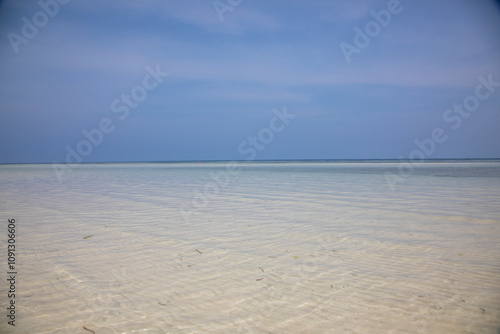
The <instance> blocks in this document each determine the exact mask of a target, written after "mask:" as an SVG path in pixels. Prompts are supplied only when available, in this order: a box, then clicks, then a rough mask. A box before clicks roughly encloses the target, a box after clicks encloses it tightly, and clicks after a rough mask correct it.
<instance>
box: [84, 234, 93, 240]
mask: <svg viewBox="0 0 500 334" xmlns="http://www.w3.org/2000/svg"><path fill="white" fill-rule="evenodd" d="M93 236H94V235H93V234H91V235H87V236H86V237H83V239H88V238H90V237H93Z"/></svg>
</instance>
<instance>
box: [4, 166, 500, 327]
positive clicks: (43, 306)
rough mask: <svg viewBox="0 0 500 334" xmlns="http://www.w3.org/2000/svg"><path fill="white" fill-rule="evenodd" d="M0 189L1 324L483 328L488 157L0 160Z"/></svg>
mask: <svg viewBox="0 0 500 334" xmlns="http://www.w3.org/2000/svg"><path fill="white" fill-rule="evenodd" d="M59 176H61V175H59ZM0 189H1V191H2V192H1V201H0V216H1V217H0V218H1V219H2V220H3V221H4V222H5V223H6V222H7V219H12V218H14V219H15V220H16V247H17V258H16V261H17V268H16V269H17V271H18V284H17V286H16V288H17V292H18V293H17V294H16V305H17V318H16V331H12V327H11V326H8V324H7V321H6V320H5V319H4V320H2V321H1V322H0V332H6V333H10V332H12V333H35V332H36V333H76V332H78V331H80V332H85V330H83V326H85V327H87V328H89V329H92V330H94V331H95V332H96V333H306V332H307V333H332V331H331V328H337V329H338V330H337V332H339V333H391V332H394V333H402V332H405V333H448V332H449V333H470V332H474V333H479V332H482V333H496V331H497V330H498V328H500V255H499V254H500V161H499V160H442V161H432V162H426V163H422V164H418V165H416V166H415V167H414V168H408V166H404V165H402V164H400V163H399V162H398V161H286V162H283V161H272V162H268V161H267V162H237V163H230V162H201V163H198V162H196V163H194V162H179V163H109V164H108V163H102V164H83V165H80V166H78V167H76V168H70V169H68V170H67V171H66V172H65V173H64V174H63V175H62V178H61V177H58V176H57V174H56V173H55V171H54V170H53V168H52V166H51V165H49V164H47V165H44V164H41V165H0ZM0 243H1V245H3V246H1V247H3V248H4V249H5V253H6V249H7V231H6V230H5V231H4V232H3V233H0ZM3 263H4V265H3V267H4V269H3V273H4V275H5V276H6V275H7V264H6V257H4V260H3ZM4 281H5V280H4ZM6 287H7V286H6V285H5V286H4V288H3V290H4V291H6V290H5V288H6ZM8 302H9V300H8V298H7V294H6V293H3V294H2V296H0V304H1V305H2V309H4V310H5V309H6V308H5V307H4V306H7V303H8ZM4 313H5V314H6V312H4ZM2 318H6V317H5V315H4V316H2Z"/></svg>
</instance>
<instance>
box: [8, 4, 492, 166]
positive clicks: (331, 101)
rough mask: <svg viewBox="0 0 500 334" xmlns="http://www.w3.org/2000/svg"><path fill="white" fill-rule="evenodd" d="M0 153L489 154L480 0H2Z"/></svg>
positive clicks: (27, 157) (43, 157)
mask: <svg viewBox="0 0 500 334" xmlns="http://www.w3.org/2000/svg"><path fill="white" fill-rule="evenodd" d="M0 36H1V38H0V108H1V112H0V163H42V162H43V163H54V162H58V163H72V164H78V163H84V162H105V161H185V160H195V161H198V160H274V159H414V160H417V159H418V160H427V159H437V158H500V131H499V130H500V5H498V4H497V2H495V1H488V0H479V1H471V0H442V1H435V0H413V1H412V0H400V1H398V0H389V1H379V0H356V1H340V0H339V1H333V0H331V1H328V0H307V1H305V0H302V1H299V0H275V1H268V0H215V1H213V0H204V1H201V0H198V1H195V0H182V1H181V0H177V1H173V0H171V1H166V0H141V1H133V0H122V1H98V0H85V1H84V0H40V1H31V0H23V1H19V0H6V1H2V2H1V4H0Z"/></svg>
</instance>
